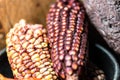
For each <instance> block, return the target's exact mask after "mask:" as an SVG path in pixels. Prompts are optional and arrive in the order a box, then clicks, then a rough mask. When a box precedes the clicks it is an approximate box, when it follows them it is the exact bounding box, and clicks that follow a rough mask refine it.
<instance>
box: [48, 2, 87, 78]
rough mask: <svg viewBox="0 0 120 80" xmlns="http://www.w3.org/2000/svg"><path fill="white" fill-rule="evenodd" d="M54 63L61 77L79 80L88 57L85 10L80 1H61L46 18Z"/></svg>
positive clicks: (54, 5) (52, 7)
mask: <svg viewBox="0 0 120 80" xmlns="http://www.w3.org/2000/svg"><path fill="white" fill-rule="evenodd" d="M47 31H48V38H49V41H50V47H51V49H50V51H51V59H52V62H53V67H54V69H55V71H56V73H57V75H58V76H60V77H61V79H64V80H79V79H80V75H81V74H82V72H83V67H84V65H85V59H86V53H87V33H88V31H87V25H86V24H85V10H84V7H83V5H82V4H81V3H80V2H79V1H77V0H58V1H57V2H56V3H54V4H53V5H51V8H50V10H49V13H48V16H47Z"/></svg>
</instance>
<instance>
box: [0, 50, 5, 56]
mask: <svg viewBox="0 0 120 80" xmlns="http://www.w3.org/2000/svg"><path fill="white" fill-rule="evenodd" d="M5 51H6V48H3V49H2V50H0V56H2V55H3V54H4V53H5Z"/></svg>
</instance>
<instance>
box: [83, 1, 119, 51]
mask: <svg viewBox="0 0 120 80" xmlns="http://www.w3.org/2000/svg"><path fill="white" fill-rule="evenodd" d="M83 3H84V5H85V8H86V12H87V13H88V16H89V18H90V20H91V22H92V23H93V24H94V25H95V27H96V28H97V30H98V31H99V32H100V33H101V34H102V36H103V38H104V39H105V40H106V42H107V43H108V45H109V46H110V47H111V48H113V49H114V50H115V51H116V52H117V53H120V0H83Z"/></svg>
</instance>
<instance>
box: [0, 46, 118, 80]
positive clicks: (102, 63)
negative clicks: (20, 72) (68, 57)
mask: <svg viewBox="0 0 120 80" xmlns="http://www.w3.org/2000/svg"><path fill="white" fill-rule="evenodd" d="M93 49H94V50H92V49H91V50H92V51H91V50H90V54H89V59H90V61H92V62H93V63H94V64H95V65H97V67H99V68H100V69H102V70H103V71H104V72H105V76H106V80H119V75H120V73H119V70H120V69H119V64H118V62H117V61H116V58H115V57H114V56H113V55H112V54H111V52H110V51H109V50H107V49H106V48H105V47H103V46H101V45H99V44H95V45H94V48H93ZM0 54H1V56H0V73H1V74H3V75H4V76H6V77H9V78H13V76H12V71H11V69H10V65H9V63H8V60H7V54H6V51H5V49H4V50H3V51H0Z"/></svg>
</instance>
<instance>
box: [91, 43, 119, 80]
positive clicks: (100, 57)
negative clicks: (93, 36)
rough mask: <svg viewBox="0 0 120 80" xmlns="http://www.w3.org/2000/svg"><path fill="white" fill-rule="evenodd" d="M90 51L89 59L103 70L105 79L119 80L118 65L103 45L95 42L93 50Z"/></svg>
mask: <svg viewBox="0 0 120 80" xmlns="http://www.w3.org/2000/svg"><path fill="white" fill-rule="evenodd" d="M91 52H92V53H90V55H89V56H90V60H91V61H92V62H93V63H94V64H96V65H97V67H99V68H100V69H102V70H103V71H104V72H105V76H106V80H120V79H119V77H120V67H119V64H118V62H117V60H116V58H115V57H114V55H112V53H111V52H110V51H109V50H107V49H106V48H105V47H103V46H101V45H99V44H95V47H94V50H92V51H91Z"/></svg>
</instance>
